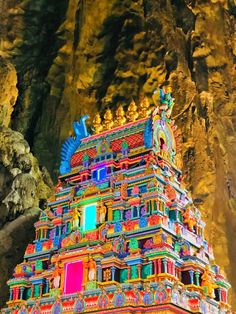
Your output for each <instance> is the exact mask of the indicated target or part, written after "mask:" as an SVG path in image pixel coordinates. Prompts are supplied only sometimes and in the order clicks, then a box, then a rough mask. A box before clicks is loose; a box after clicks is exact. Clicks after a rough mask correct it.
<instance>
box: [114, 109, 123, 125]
mask: <svg viewBox="0 0 236 314" xmlns="http://www.w3.org/2000/svg"><path fill="white" fill-rule="evenodd" d="M125 123H126V117H125V112H124V109H123V106H122V105H119V107H118V108H117V110H116V119H115V125H114V126H122V125H124V124H125Z"/></svg>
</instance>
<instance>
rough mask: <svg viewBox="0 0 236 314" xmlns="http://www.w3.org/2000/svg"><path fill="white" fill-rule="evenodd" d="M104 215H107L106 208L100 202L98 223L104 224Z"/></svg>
mask: <svg viewBox="0 0 236 314" xmlns="http://www.w3.org/2000/svg"><path fill="white" fill-rule="evenodd" d="M106 213H107V208H106V206H105V205H104V203H103V202H101V203H100V205H99V215H100V217H99V221H100V223H104V222H105V219H106Z"/></svg>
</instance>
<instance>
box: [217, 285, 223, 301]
mask: <svg viewBox="0 0 236 314" xmlns="http://www.w3.org/2000/svg"><path fill="white" fill-rule="evenodd" d="M221 290H222V289H221V288H218V293H219V301H220V302H221V301H222V296H221Z"/></svg>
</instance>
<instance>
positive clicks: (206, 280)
mask: <svg viewBox="0 0 236 314" xmlns="http://www.w3.org/2000/svg"><path fill="white" fill-rule="evenodd" d="M201 286H202V287H203V288H204V287H205V288H207V294H208V295H209V296H210V297H211V298H213V299H214V298H215V293H214V289H216V288H218V286H217V285H216V284H215V283H214V280H213V274H212V273H211V271H210V269H209V266H208V265H206V268H205V270H204V273H203V274H202V282H201Z"/></svg>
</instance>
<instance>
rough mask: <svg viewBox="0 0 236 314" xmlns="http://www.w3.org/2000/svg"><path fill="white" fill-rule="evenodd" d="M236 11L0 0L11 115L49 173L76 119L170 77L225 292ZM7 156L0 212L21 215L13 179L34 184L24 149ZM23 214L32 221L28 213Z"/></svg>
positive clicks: (234, 215)
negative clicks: (12, 157)
mask: <svg viewBox="0 0 236 314" xmlns="http://www.w3.org/2000/svg"><path fill="white" fill-rule="evenodd" d="M1 9H2V10H1ZM235 15H236V5H235V1H233V0H228V1H226V0H225V1H224V0H219V1H217V0H209V1H203V0H158V1H157V0H123V1H120V0H69V1H66V0H59V1H58V0H51V1H47V0H37V1H35V0H24V1H23V0H17V1H13V0H4V1H3V0H2V1H1V0H0V17H1V19H0V43H1V44H0V50H1V53H0V54H1V55H3V56H4V57H5V58H7V60H8V61H7V62H10V63H9V64H14V66H15V68H16V72H17V77H18V89H19V96H18V98H17V102H16V105H15V109H14V112H13V115H12V118H11V126H12V128H14V129H15V130H17V131H19V132H21V133H22V134H23V135H24V137H25V138H26V140H27V141H28V142H29V144H30V146H31V147H32V149H33V151H34V153H35V155H36V157H37V158H38V159H39V161H40V164H42V165H44V166H45V167H47V169H48V170H49V171H50V173H51V175H52V176H53V177H54V178H55V177H56V175H57V173H58V170H57V169H58V168H59V158H60V147H61V144H62V142H63V141H64V140H65V138H66V137H67V136H68V135H69V133H70V132H71V126H72V121H73V120H74V119H77V118H79V117H80V115H81V114H83V113H85V112H86V113H89V114H90V115H91V117H93V116H94V115H95V113H96V111H97V110H98V111H101V112H102V113H103V112H104V110H105V109H106V108H107V107H108V106H110V107H113V108H116V107H117V106H118V105H119V104H120V103H126V104H128V103H129V102H130V101H131V99H132V98H133V99H134V100H135V101H136V102H138V101H139V100H140V99H141V98H142V97H143V95H147V96H148V97H149V98H150V100H151V95H152V93H153V90H154V89H155V88H156V87H157V86H158V84H160V83H162V82H163V81H165V80H169V81H170V82H171V85H172V86H173V90H174V97H175V98H176V106H175V107H174V111H173V116H175V117H176V121H177V124H178V126H179V129H180V133H181V138H182V159H183V167H184V173H185V175H186V179H185V181H186V183H187V187H188V188H189V189H190V190H191V192H192V195H193V198H194V199H195V202H196V205H198V206H199V207H200V209H201V210H202V212H203V215H204V216H205V221H206V223H207V233H208V238H209V240H210V241H211V242H212V243H213V247H214V252H215V257H216V261H217V263H219V264H220V265H221V266H223V267H224V269H225V271H226V272H227V275H228V278H229V280H230V281H231V284H232V286H233V288H232V291H233V295H234V297H233V300H235V299H236V294H235V291H236V270H235V267H234V264H235V263H236V251H235V249H234V248H235V246H236V240H235V239H236V238H235V232H236V202H235V197H236V191H235V190H236V183H235V182H236V174H235V169H236V159H235V153H236V152H235V150H236V144H235V141H236V140H235V139H236V137H235V135H236V134H235V121H236V105H235V100H234V99H235V65H234V60H235V56H236V48H235V29H236V24H235ZM0 71H1V70H0ZM1 73H3V74H1ZM9 73H12V75H13V72H11V70H10V72H9ZM4 75H5V74H4V72H0V84H2V83H1V82H5V81H7V79H5V78H4ZM9 75H10V74H9ZM2 77H3V80H2ZM5 77H6V76H5ZM10 81H11V82H14V79H10ZM14 84H15V83H13V85H14ZM8 87H9V88H10V86H9V84H6V85H5V90H7V88H8ZM11 93H12V95H11V97H12V98H11V97H8V96H9V95H10V93H8V92H6V93H5V95H6V96H3V97H4V99H5V102H3V103H5V104H7V105H6V106H7V107H8V106H9V105H8V104H10V103H13V100H12V101H11V99H14V97H16V95H17V94H16V93H15V91H14V89H12V91H11ZM0 97H1V96H0ZM0 99H1V98H0ZM0 105H1V103H0ZM4 106H5V105H4ZM6 106H5V107H6ZM9 108H10V107H9ZM9 112H10V111H9ZM8 116H9V117H10V115H9V114H8ZM0 121H1V113H0ZM9 145H11V144H9ZM20 149H21V148H20V147H19V151H20ZM17 151H18V149H17ZM16 160H17V161H16ZM15 162H17V163H18V164H17V165H14V167H13V166H11V168H10V170H9V169H8V167H7V166H3V167H2V168H1V169H0V173H1V175H0V180H1V182H4V184H2V186H3V195H4V197H3V198H2V201H3V200H4V202H3V205H2V206H5V211H3V212H4V213H5V212H6V213H7V214H1V215H3V216H4V215H5V216H4V217H8V215H13V216H14V215H15V214H14V213H18V214H19V215H20V216H19V217H18V218H17V219H20V218H21V215H22V214H21V211H22V210H23V209H24V206H25V205H24V204H25V203H24V202H26V203H27V206H29V208H34V206H35V203H34V197H29V196H30V195H31V190H28V191H27V192H26V195H25V201H22V202H23V203H22V204H21V202H20V200H19V199H22V195H21V194H20V193H21V192H18V187H23V184H22V182H27V183H25V184H26V185H27V186H28V184H29V183H30V185H31V186H34V185H35V186H36V187H37V183H34V182H35V181H34V180H36V178H35V176H33V177H34V179H33V178H32V177H29V176H28V174H29V172H27V171H22V170H21V168H22V167H23V168H26V169H27V168H30V161H29V159H27V157H23V156H21V154H18V156H17V157H16V159H15ZM31 162H32V161H31ZM15 168H16V169H15ZM31 169H32V168H31ZM19 171H22V172H21V173H20V172H19ZM36 172H37V171H36ZM12 177H14V181H13V179H12ZM7 182H10V183H9V184H8V183H7ZM9 186H10V187H12V190H14V191H16V192H15V194H14V193H13V192H12V191H11V189H10V188H9ZM33 190H34V189H33ZM34 191H35V190H34ZM11 192H12V194H11ZM22 193H23V192H22ZM33 193H35V192H33ZM9 194H10V196H9ZM28 194H29V195H28ZM12 204H15V205H14V206H13V205H12ZM10 213H11V214H10ZM18 214H17V215H18ZM23 215H24V214H23ZM14 217H16V216H14ZM27 217H28V218H27V219H28V220H27V221H28V222H29V223H31V218H29V217H32V216H27ZM4 219H6V220H7V219H8V218H4ZM25 219H26V218H25ZM13 222H14V220H13ZM13 222H12V223H13ZM29 228H30V227H29ZM3 230H4V229H3ZM17 261H18V260H16V261H15V263H17ZM235 305H236V304H235Z"/></svg>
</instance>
